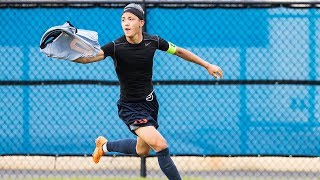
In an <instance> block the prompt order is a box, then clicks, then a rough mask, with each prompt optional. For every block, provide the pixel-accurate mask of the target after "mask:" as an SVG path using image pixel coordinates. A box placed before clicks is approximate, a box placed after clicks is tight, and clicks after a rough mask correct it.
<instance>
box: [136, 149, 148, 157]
mask: <svg viewBox="0 0 320 180" xmlns="http://www.w3.org/2000/svg"><path fill="white" fill-rule="evenodd" d="M136 151H137V154H138V156H148V155H150V152H151V148H137V149H136Z"/></svg>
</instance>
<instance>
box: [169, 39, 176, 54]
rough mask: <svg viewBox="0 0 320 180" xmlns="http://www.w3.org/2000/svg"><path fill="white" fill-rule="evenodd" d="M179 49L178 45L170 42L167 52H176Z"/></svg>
mask: <svg viewBox="0 0 320 180" xmlns="http://www.w3.org/2000/svg"><path fill="white" fill-rule="evenodd" d="M176 50H177V46H176V45H174V44H173V43H171V42H169V48H168V50H167V53H169V54H174V53H175V52H176Z"/></svg>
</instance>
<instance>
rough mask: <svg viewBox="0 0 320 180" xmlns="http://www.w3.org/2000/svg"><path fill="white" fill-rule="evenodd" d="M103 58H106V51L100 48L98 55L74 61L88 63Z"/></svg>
mask: <svg viewBox="0 0 320 180" xmlns="http://www.w3.org/2000/svg"><path fill="white" fill-rule="evenodd" d="M103 59H104V52H103V51H102V50H100V51H99V52H98V54H97V55H96V56H94V57H84V58H78V59H76V60H74V61H72V62H76V63H82V64H87V63H92V62H97V61H101V60H103Z"/></svg>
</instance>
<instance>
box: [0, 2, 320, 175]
mask: <svg viewBox="0 0 320 180" xmlns="http://www.w3.org/2000/svg"><path fill="white" fill-rule="evenodd" d="M136 2H141V4H143V5H144V7H145V8H146V28H145V30H146V31H147V32H148V33H150V34H158V35H160V36H161V37H162V38H164V39H166V40H168V41H171V42H173V43H175V44H176V45H178V46H181V47H184V48H187V49H189V50H191V51H192V52H194V53H196V54H197V55H199V56H200V57H202V58H203V59H205V60H207V61H209V62H211V63H214V64H218V65H219V66H221V67H222V68H223V70H224V73H225V78H224V79H222V80H214V79H212V77H210V76H209V75H208V74H207V73H206V71H205V70H204V69H202V68H201V67H199V66H196V65H194V64H191V63H188V62H185V61H183V60H181V59H179V58H177V57H175V56H170V55H168V54H166V53H161V52H157V53H156V55H155V61H154V77H153V79H154V85H155V89H156V92H157V96H158V99H159V103H160V112H159V121H160V128H159V130H160V131H161V132H162V133H163V134H164V136H165V137H166V139H167V140H168V143H169V145H170V151H171V153H172V155H173V159H174V161H175V162H176V164H177V167H178V169H180V170H181V172H182V175H183V176H184V177H186V178H187V177H198V178H203V179H213V178H225V177H227V178H236V177H243V178H246V177H262V178H264V177H266V178H279V177H288V178H300V177H305V176H307V177H310V178H313V179H315V178H317V177H319V176H320V174H319V172H320V161H319V157H320V148H319V147H320V146H319V144H320V121H319V113H318V109H319V105H320V96H319V94H318V92H319V91H318V89H319V84H320V78H319V75H318V74H319V62H320V58H319V55H318V54H319V53H318V52H319V51H320V49H319V47H320V46H319V44H320V39H319V35H320V31H319V28H318V27H319V25H320V12H319V9H317V8H318V7H319V3H320V2H318V1H294V2H289V1H259V2H256V1H241V2H238V1H219V2H218V1H201V3H199V2H198V1H197V3H196V2H194V1H170V0H169V1H149V0H144V1H136ZM126 3H127V1H108V2H104V1H98V0H97V1H54V2H53V1H41V0H39V1H3V0H2V1H0V19H1V21H0V27H1V28H0V35H1V38H0V52H1V56H0V72H1V74H0V141H1V144H0V178H1V179H2V178H11V179H12V178H26V177H30V178H38V177H58V178H65V177H88V178H92V177H112V176H115V177H119V176H120V177H128V176H129V177H135V176H147V177H161V178H163V177H164V176H163V175H162V173H161V172H160V169H159V167H158V165H157V162H156V158H155V157H154V153H152V155H151V156H150V157H146V158H142V159H141V158H138V157H132V156H123V155H119V154H108V155H107V156H106V157H104V158H103V160H102V162H101V163H99V165H96V166H95V165H93V163H92V162H91V158H90V157H89V156H90V154H91V153H92V150H93V148H94V139H95V138H96V137H97V136H98V135H105V136H107V137H108V138H109V139H120V138H127V137H134V136H133V135H132V134H131V133H130V132H128V131H127V129H126V127H125V125H124V124H123V123H122V122H121V120H120V119H119V118H118V116H117V109H116V101H117V99H118V97H119V87H118V82H117V77H116V75H115V72H114V70H113V62H112V60H111V59H110V58H107V59H106V60H104V61H101V62H98V63H92V64H86V65H82V64H76V63H71V62H68V61H63V60H54V59H50V58H47V57H45V56H44V55H43V54H41V53H40V52H39V41H40V38H41V36H42V34H43V33H44V32H45V31H46V30H47V29H48V28H49V27H51V26H55V25H59V24H63V23H64V22H65V21H71V22H72V23H73V24H74V25H75V26H76V27H77V28H80V29H90V30H95V31H97V32H98V33H99V42H100V44H101V45H103V44H105V43H107V42H109V41H112V40H114V39H116V38H117V37H119V36H121V35H122V30H121V27H120V15H121V12H122V7H123V6H124V5H125V4H126ZM141 164H142V166H141Z"/></svg>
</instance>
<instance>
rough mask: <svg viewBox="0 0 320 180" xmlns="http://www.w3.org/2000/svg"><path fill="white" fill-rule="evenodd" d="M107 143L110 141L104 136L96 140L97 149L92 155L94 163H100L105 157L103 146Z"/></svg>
mask: <svg viewBox="0 0 320 180" xmlns="http://www.w3.org/2000/svg"><path fill="white" fill-rule="evenodd" d="M107 142H108V140H107V139H106V138H105V137H103V136H99V137H98V138H97V139H96V148H95V149H94V151H93V154H92V159H93V162H95V163H96V164H97V163H98V162H99V161H100V158H101V157H102V156H103V155H104V152H103V149H102V146H103V145H104V144H105V143H107Z"/></svg>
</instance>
